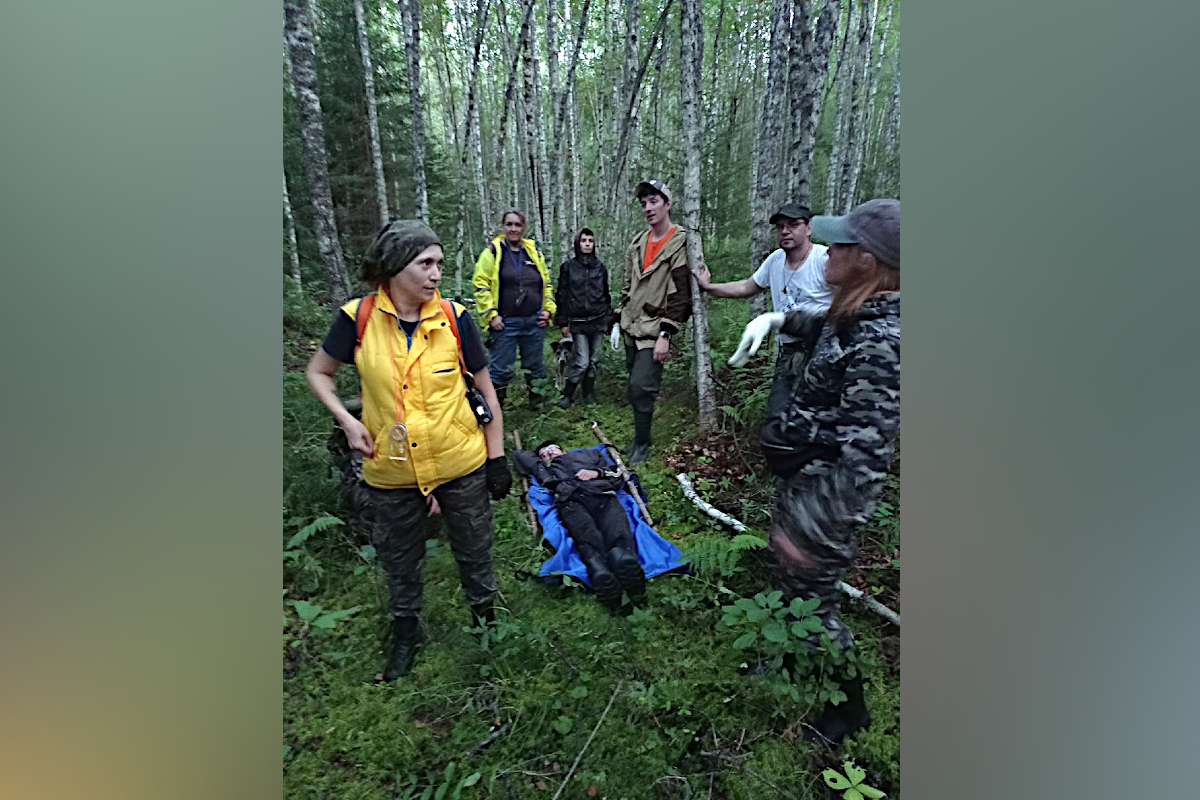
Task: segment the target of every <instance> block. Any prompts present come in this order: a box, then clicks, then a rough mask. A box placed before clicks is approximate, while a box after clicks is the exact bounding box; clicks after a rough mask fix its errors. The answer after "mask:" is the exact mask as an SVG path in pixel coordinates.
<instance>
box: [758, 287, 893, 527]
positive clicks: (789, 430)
mask: <svg viewBox="0 0 1200 800" xmlns="http://www.w3.org/2000/svg"><path fill="white" fill-rule="evenodd" d="M782 331H783V332H784V333H788V334H791V335H792V336H795V337H797V341H798V342H801V343H803V346H802V348H801V352H800V353H799V354H797V356H796V357H795V360H794V361H793V364H792V366H791V370H790V378H791V381H792V397H791V399H790V401H789V403H788V405H787V406H786V407H785V408H784V410H783V412H781V415H780V416H777V417H775V418H774V419H772V420H768V425H767V426H765V427H764V433H765V428H766V427H771V428H772V430H773V432H774V435H775V436H776V437H777V438H779V439H783V440H785V441H788V442H789V443H791V444H792V445H794V446H795V447H797V448H811V452H812V453H813V456H814V457H812V458H811V460H809V461H808V462H807V463H806V464H805V465H804V466H803V467H801V468H800V469H799V470H798V471H797V472H796V473H795V474H793V475H792V476H790V477H789V478H787V479H786V480H785V481H783V482H782V483H783V485H782V486H781V490H782V491H781V493H780V497H781V500H782V499H783V498H785V497H786V498H787V501H786V502H781V503H780V508H779V511H780V512H782V519H781V521H782V522H783V523H784V525H783V527H784V528H785V529H787V528H794V527H797V526H798V527H800V528H803V529H804V530H806V531H809V532H819V531H832V530H835V529H838V528H841V527H844V526H854V525H857V524H859V523H862V522H866V521H867V519H868V518H869V516H870V514H871V512H872V511H873V510H874V508H875V504H876V502H877V501H878V500H879V494H880V492H881V491H882V489H883V485H884V479H885V478H886V477H887V471H888V467H889V466H890V464H891V460H892V453H893V451H894V449H895V443H896V435H897V433H898V432H899V428H900V293H899V292H886V293H881V294H877V295H874V296H873V297H871V298H869V299H868V300H867V301H866V302H864V303H863V305H862V307H861V308H860V309H859V311H858V312H857V313H856V314H855V315H854V316H853V318H851V319H850V320H848V321H846V322H845V323H844V324H842V325H840V326H838V327H836V328H835V327H832V326H830V325H828V324H827V323H826V319H825V317H824V315H811V314H807V313H805V312H802V311H792V312H790V313H789V314H788V315H787V317H786V321H785V322H784V325H783V328H782ZM764 439H765V436H764ZM785 506H786V507H785ZM788 522H790V523H791V524H787V523H788ZM789 533H792V532H791V531H789Z"/></svg>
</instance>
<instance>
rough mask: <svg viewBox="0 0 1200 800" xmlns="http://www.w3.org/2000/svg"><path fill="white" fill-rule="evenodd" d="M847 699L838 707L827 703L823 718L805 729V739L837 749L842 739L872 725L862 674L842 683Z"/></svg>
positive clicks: (819, 718)
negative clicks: (864, 694)
mask: <svg viewBox="0 0 1200 800" xmlns="http://www.w3.org/2000/svg"><path fill="white" fill-rule="evenodd" d="M841 687H842V691H843V692H845V693H846V699H845V700H844V701H842V702H841V703H839V704H837V705H836V706H835V705H833V704H832V703H826V704H825V708H824V710H823V711H822V712H821V716H819V717H817V719H816V721H815V722H813V724H812V726H811V727H809V728H805V729H804V739H805V741H809V742H818V743H820V744H823V745H825V746H826V747H836V746H837V745H839V744H841V742H842V739H844V738H845V737H846V736H849V735H850V734H851V733H854V732H855V731H858V730H862V729H864V728H867V727H869V726H870V724H871V712H870V711H868V710H867V703H866V700H865V699H864V697H863V679H862V674H861V673H860V674H858V675H856V676H855V677H853V678H851V679H849V680H843V681H842V682H841Z"/></svg>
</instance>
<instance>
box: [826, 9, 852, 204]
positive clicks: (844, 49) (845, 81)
mask: <svg viewBox="0 0 1200 800" xmlns="http://www.w3.org/2000/svg"><path fill="white" fill-rule="evenodd" d="M854 12H855V3H854V0H849V2H847V3H846V24H845V29H844V31H843V34H842V44H841V51H840V53H839V54H838V62H837V70H836V74H835V75H834V80H833V92H834V95H835V99H834V117H833V143H832V145H831V147H830V152H829V171H828V173H827V174H826V178H825V213H826V214H839V213H841V212H840V209H841V200H840V192H841V186H842V161H843V151H844V150H845V139H846V119H847V117H848V115H849V111H850V109H849V105H850V104H849V88H850V78H851V76H850V73H851V72H853V68H852V67H851V65H850V62H851V60H852V58H853V56H852V53H853V48H852V47H851V46H850V42H851V41H853V39H854V34H853V30H854V22H855V19H856V17H855V14H854Z"/></svg>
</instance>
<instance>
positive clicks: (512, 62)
mask: <svg viewBox="0 0 1200 800" xmlns="http://www.w3.org/2000/svg"><path fill="white" fill-rule="evenodd" d="M533 4H534V0H525V4H524V10H523V12H522V14H521V30H520V32H519V33H518V34H517V37H518V39H521V38H522V37H524V35H525V28H526V27H528V25H529V20H530V18H531V17H532V15H533ZM500 25H501V44H502V45H503V46H504V49H505V52H506V53H508V59H507V60H508V79H507V81H506V83H505V86H504V103H503V105H502V106H501V107H500V123H499V125H498V126H497V128H496V150H495V154H494V156H495V157H494V159H493V161H494V165H495V166H494V169H493V173H494V174H495V176H496V179H497V180H499V179H501V178H502V176H503V175H504V171H503V169H502V167H503V166H504V156H505V150H504V145H505V141H506V139H507V136H508V117H509V114H510V113H511V112H512V109H513V108H515V107H516V106H517V92H516V86H517V65H518V64H520V60H521V48H520V47H510V46H509V41H510V36H509V34H508V30H507V27H505V25H504V16H503V15H501V16H500ZM512 166H513V164H512V163H511V159H510V163H509V167H510V169H511V168H512ZM509 185H510V186H511V187H512V189H511V191H513V192H516V191H517V189H518V187H519V186H520V184H519V183H517V182H515V180H514V182H512V183H510V184H509ZM513 199H514V200H515V199H516V198H515V196H514V198H513ZM501 205H506V204H504V203H497V204H496V205H495V206H493V211H492V214H491V215H490V216H489V220H496V217H498V216H499V212H500V206H501ZM496 221H497V222H498V220H496Z"/></svg>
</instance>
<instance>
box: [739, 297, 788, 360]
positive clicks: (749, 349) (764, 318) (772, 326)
mask: <svg viewBox="0 0 1200 800" xmlns="http://www.w3.org/2000/svg"><path fill="white" fill-rule="evenodd" d="M783 319H784V314H783V312H782V311H776V312H775V313H773V314H759V315H758V316H757V317H755V318H754V319H752V320H750V324H748V325H747V326H746V330H744V331H742V341H741V344H739V345H738V349H737V352H735V353H734V354H733V355H732V356H731V357H730V358H729V366H731V367H740V366H742V365H743V364H745V363H746V362H747V361H749V360H750V356H752V355H754V354H755V353H757V352H758V347H759V345H761V344H762V342H763V339H765V338H766V337H767V334H768V333H770V332H772V331H777V330H779V329H780V328H782V327H783Z"/></svg>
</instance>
